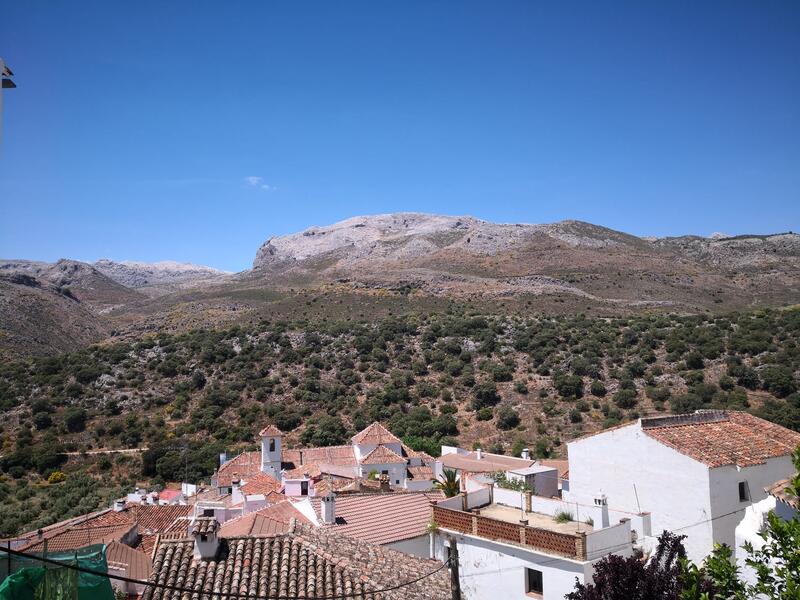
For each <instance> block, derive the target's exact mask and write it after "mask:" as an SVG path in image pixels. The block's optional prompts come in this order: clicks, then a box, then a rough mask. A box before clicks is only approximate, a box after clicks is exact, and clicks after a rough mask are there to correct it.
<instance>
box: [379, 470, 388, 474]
mask: <svg viewBox="0 0 800 600" xmlns="http://www.w3.org/2000/svg"><path fill="white" fill-rule="evenodd" d="M388 474H389V471H387V470H386V469H384V470H383V471H381V475H388Z"/></svg>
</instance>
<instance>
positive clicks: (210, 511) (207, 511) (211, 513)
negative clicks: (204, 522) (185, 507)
mask: <svg viewBox="0 0 800 600" xmlns="http://www.w3.org/2000/svg"><path fill="white" fill-rule="evenodd" d="M203 516H204V517H213V516H214V509H213V508H204V509H203Z"/></svg>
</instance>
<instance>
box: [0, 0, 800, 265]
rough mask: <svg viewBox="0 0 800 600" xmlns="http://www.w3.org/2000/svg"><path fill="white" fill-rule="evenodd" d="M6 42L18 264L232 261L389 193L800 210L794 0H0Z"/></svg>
mask: <svg viewBox="0 0 800 600" xmlns="http://www.w3.org/2000/svg"><path fill="white" fill-rule="evenodd" d="M0 56H3V57H4V58H5V59H6V61H7V62H8V63H9V65H10V66H11V67H12V69H13V70H14V71H15V74H16V77H15V79H16V82H17V84H18V86H19V87H18V88H17V89H15V90H11V91H6V92H5V96H4V98H5V103H4V104H5V110H4V127H3V142H2V148H0V153H1V155H0V208H1V209H2V216H1V217H0V257H4V258H31V259H40V260H55V259H57V258H59V257H70V258H77V259H81V260H95V259H97V258H102V257H108V258H113V259H120V260H121V259H133V260H147V261H154V260H162V259H173V260H180V261H192V262H196V263H201V264H209V265H212V266H215V267H219V268H224V269H228V270H240V269H244V268H247V267H248V266H249V265H250V262H251V261H252V258H253V256H254V255H255V251H256V249H257V247H258V246H259V244H261V243H262V242H263V241H264V240H265V239H266V238H268V237H269V236H271V235H280V234H285V233H290V232H294V231H297V230H300V229H303V228H305V227H308V226H310V225H314V224H317V225H322V224H327V223H331V222H334V221H337V220H340V219H343V218H347V217H350V216H353V215H357V214H371V213H381V212H391V211H400V210H407V211H424V212H433V213H444V214H471V215H475V216H478V217H481V218H486V219H490V220H496V221H517V222H532V223H542V222H551V221H557V220H561V219H582V220H586V221H590V222H594V223H597V224H602V225H606V226H608V227H612V228H615V229H620V230H623V231H627V232H630V233H634V234H639V235H677V234H683V233H696V234H704V235H707V234H711V233H712V232H715V231H721V232H725V233H730V234H739V233H746V232H755V233H765V232H773V231H786V230H795V231H796V230H800V3H798V2H778V1H774V2H736V1H728V0H726V1H720V2H702V3H698V2H677V1H676V2H660V3H656V2H638V1H637V2H629V3H617V4H614V3H606V2H602V3H597V2H587V3H579V2H563V3H562V2H551V3H544V2H531V1H520V2H511V1H508V2H485V1H482V2H438V1H433V0H430V1H425V2H422V1H408V2H393V3H390V2H374V1H370V2H346V1H343V2H319V3H316V2H280V3H278V2H274V3H267V2H252V3H248V2H213V3H212V2H153V3H149V2H126V3H120V2H97V3H92V2H88V1H82V2H80V3H75V2H72V3H66V2H64V3H58V2H16V3H10V2H6V3H4V5H3V18H2V19H0ZM248 178H257V179H248Z"/></svg>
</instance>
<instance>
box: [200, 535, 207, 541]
mask: <svg viewBox="0 0 800 600" xmlns="http://www.w3.org/2000/svg"><path fill="white" fill-rule="evenodd" d="M200 541H201V542H207V541H208V536H207V535H205V534H203V535H201V536H200Z"/></svg>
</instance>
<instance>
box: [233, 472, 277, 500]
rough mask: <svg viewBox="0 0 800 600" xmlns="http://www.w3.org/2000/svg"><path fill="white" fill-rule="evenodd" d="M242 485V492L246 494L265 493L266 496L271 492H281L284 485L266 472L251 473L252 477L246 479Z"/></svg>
mask: <svg viewBox="0 0 800 600" xmlns="http://www.w3.org/2000/svg"><path fill="white" fill-rule="evenodd" d="M244 481H245V483H244V484H243V485H242V488H241V489H242V492H243V493H245V494H248V495H249V494H264V495H265V496H266V495H267V494H269V493H270V492H279V491H280V489H281V488H282V487H283V485H282V484H281V482H280V481H278V480H277V479H275V478H274V477H272V476H271V475H267V474H266V473H261V472H258V473H256V474H255V475H251V476H250V479H245V480H244Z"/></svg>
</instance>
